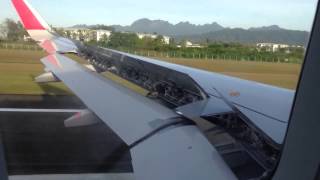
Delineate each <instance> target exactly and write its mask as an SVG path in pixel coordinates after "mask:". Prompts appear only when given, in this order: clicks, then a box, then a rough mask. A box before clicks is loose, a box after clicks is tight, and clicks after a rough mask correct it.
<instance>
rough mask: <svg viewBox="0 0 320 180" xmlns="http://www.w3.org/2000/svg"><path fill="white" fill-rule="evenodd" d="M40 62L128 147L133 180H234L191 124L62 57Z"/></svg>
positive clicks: (52, 56) (171, 111) (55, 55)
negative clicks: (134, 177)
mask: <svg viewBox="0 0 320 180" xmlns="http://www.w3.org/2000/svg"><path fill="white" fill-rule="evenodd" d="M41 61H42V62H43V63H44V64H45V66H46V68H48V69H50V70H51V71H52V72H53V73H54V74H55V75H56V76H57V77H58V78H59V79H60V80H61V81H63V82H64V83H65V84H66V85H67V86H68V87H69V88H70V89H71V90H72V91H73V92H74V93H75V94H76V95H77V96H78V97H79V98H80V99H81V100H82V101H83V102H84V104H85V105H86V106H87V107H88V108H89V109H90V110H91V111H93V112H94V113H95V114H96V115H97V116H98V117H99V118H100V119H101V120H102V121H104V122H105V123H106V124H107V125H108V126H110V127H111V128H112V129H113V130H114V131H115V132H116V133H117V134H118V136H119V137H120V138H121V139H122V140H124V142H125V143H126V144H127V145H129V146H130V147H131V149H130V152H131V156H132V163H133V168H134V174H135V176H136V177H137V179H190V180H193V179H235V176H234V175H233V173H232V172H231V170H230V169H229V168H228V166H227V165H226V163H225V162H224V161H223V159H222V157H221V156H220V155H219V153H218V152H217V151H216V150H215V149H214V148H213V146H211V144H210V143H209V142H208V141H207V140H206V138H205V137H204V136H203V135H202V133H201V132H200V130H199V129H198V128H197V127H196V126H195V125H194V124H192V122H191V121H190V120H187V119H185V118H184V117H182V116H180V115H178V114H177V113H175V112H174V111H173V110H171V109H168V108H166V107H164V106H162V105H160V104H158V103H156V102H154V101H152V100H150V99H148V98H146V97H144V96H141V95H139V94H137V93H134V92H132V91H130V90H128V89H126V88H124V87H122V86H120V85H118V84H115V83H114V82H113V81H111V80H108V79H105V78H102V77H101V76H100V75H99V74H97V73H95V72H91V71H89V70H88V69H86V68H84V67H83V66H81V65H79V64H78V63H76V62H74V61H73V60H71V59H69V58H67V57H65V56H63V55H60V54H53V55H50V56H48V57H46V58H43V59H42V60H41ZM106 138H107V137H106Z"/></svg>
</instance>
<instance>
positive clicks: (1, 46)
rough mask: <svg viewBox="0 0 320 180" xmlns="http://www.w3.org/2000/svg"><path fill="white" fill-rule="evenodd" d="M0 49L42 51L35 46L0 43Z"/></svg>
mask: <svg viewBox="0 0 320 180" xmlns="http://www.w3.org/2000/svg"><path fill="white" fill-rule="evenodd" d="M0 49H17V50H30V51H42V49H41V48H40V47H39V46H38V45H36V44H24V43H0Z"/></svg>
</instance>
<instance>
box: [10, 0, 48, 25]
mask: <svg viewBox="0 0 320 180" xmlns="http://www.w3.org/2000/svg"><path fill="white" fill-rule="evenodd" d="M12 3H13V5H14V7H15V8H16V9H17V12H18V14H19V16H20V19H21V20H22V23H23V25H24V27H25V29H27V30H45V27H43V25H42V24H41V22H39V20H38V19H37V17H36V16H35V14H33V13H32V11H31V10H30V8H29V7H28V6H27V4H26V3H25V2H24V0H12Z"/></svg>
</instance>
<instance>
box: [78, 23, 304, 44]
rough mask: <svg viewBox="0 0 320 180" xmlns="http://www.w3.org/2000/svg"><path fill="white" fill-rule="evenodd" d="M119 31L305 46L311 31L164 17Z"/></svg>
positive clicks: (276, 26)
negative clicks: (241, 26) (195, 21)
mask: <svg viewBox="0 0 320 180" xmlns="http://www.w3.org/2000/svg"><path fill="white" fill-rule="evenodd" d="M78 26H79V25H77V27H78ZM110 27H112V28H113V29H114V30H116V31H126V32H141V33H157V34H161V35H166V36H170V37H173V38H174V39H175V41H177V42H179V41H182V40H189V41H192V42H195V43H201V42H208V41H209V42H217V41H218V42H238V43H248V44H249V43H250V44H251V43H261V42H268V43H284V44H292V45H302V46H305V45H306V44H307V41H308V37H309V32H307V31H298V30H289V29H284V28H281V27H279V26H278V25H271V26H263V27H252V28H249V29H244V28H228V27H223V26H222V25H220V24H218V23H217V22H213V23H211V24H204V25H196V24H192V23H190V22H180V23H177V24H172V23H170V22H168V21H163V20H150V19H147V18H143V19H139V20H137V21H135V22H133V23H132V24H131V25H129V26H121V25H112V26H110Z"/></svg>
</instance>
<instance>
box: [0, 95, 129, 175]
mask: <svg viewBox="0 0 320 180" xmlns="http://www.w3.org/2000/svg"><path fill="white" fill-rule="evenodd" d="M20 98H21V100H19V98H16V97H14V98H13V99H12V98H11V99H10V98H9V99H8V97H6V98H4V97H3V96H2V97H0V104H1V107H2V108H24V107H25V105H27V106H28V107H29V108H30V107H35V108H41V107H42V106H41V103H43V106H44V107H46V108H53V109H57V110H59V109H63V108H66V106H67V108H70V112H68V111H66V112H39V113H35V112H28V111H26V112H24V111H20V112H3V111H0V133H1V137H2V141H3V144H4V151H5V158H6V160H7V167H8V173H9V175H28V174H78V173H81V174H82V173H84V174H92V173H130V172H132V165H131V157H130V153H129V152H128V148H127V147H126V145H125V144H124V143H123V142H122V141H121V139H120V138H119V137H118V136H117V135H116V134H115V133H113V132H112V131H111V129H110V128H109V127H107V126H106V125H105V124H103V123H101V124H97V125H93V126H88V127H79V128H65V127H64V124H63V121H64V120H65V119H66V118H68V117H70V116H71V115H72V112H73V110H77V109H82V108H84V106H83V105H82V104H81V102H79V101H77V100H75V99H74V97H72V98H69V99H68V97H56V98H54V101H53V103H52V104H50V99H51V98H52V97H42V98H40V99H38V98H39V97H34V98H35V99H37V100H34V101H32V98H31V100H30V97H26V99H29V103H26V101H24V100H23V99H24V98H23V96H21V97H20ZM59 98H61V99H60V101H59ZM4 99H5V101H4ZM71 99H72V100H71ZM1 100H2V101H1ZM64 101H65V102H68V103H63V102H64ZM72 101H74V106H72ZM4 102H5V103H4ZM19 102H23V103H19ZM32 103H34V104H35V106H32ZM5 104H7V106H5ZM61 104H64V106H65V107H63V105H61ZM8 106H9V107H8ZM17 177H19V176H17Z"/></svg>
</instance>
